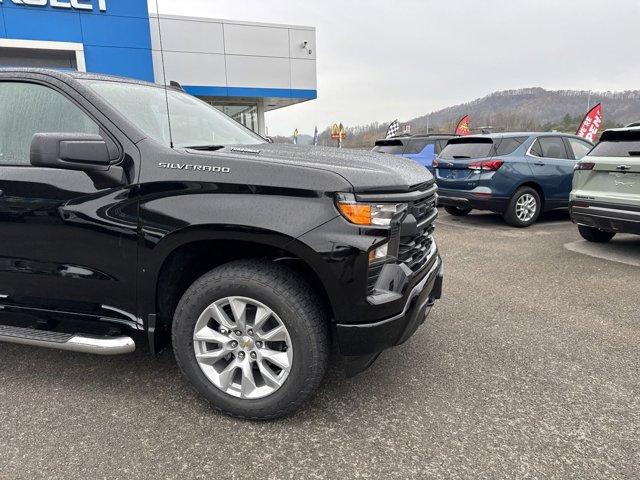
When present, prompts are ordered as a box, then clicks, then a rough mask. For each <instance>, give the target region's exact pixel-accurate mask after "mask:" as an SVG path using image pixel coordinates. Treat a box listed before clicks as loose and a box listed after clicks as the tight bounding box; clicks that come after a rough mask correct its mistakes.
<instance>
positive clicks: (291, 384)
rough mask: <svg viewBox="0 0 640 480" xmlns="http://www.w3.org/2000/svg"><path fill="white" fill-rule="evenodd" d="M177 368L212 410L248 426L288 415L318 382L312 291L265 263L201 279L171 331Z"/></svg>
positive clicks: (322, 356)
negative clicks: (243, 420) (249, 422)
mask: <svg viewBox="0 0 640 480" xmlns="http://www.w3.org/2000/svg"><path fill="white" fill-rule="evenodd" d="M172 340H173V349H174V353H175V357H176V360H177V363H178V365H179V367H180V369H181V370H182V372H183V373H184V374H185V376H186V377H187V378H188V379H189V380H190V382H191V384H192V385H193V386H194V387H195V389H196V390H197V391H198V392H200V393H201V394H202V395H203V396H204V397H205V398H206V399H207V400H208V401H209V402H210V403H211V404H212V405H213V406H214V407H215V408H216V409H218V410H220V411H222V412H224V413H226V414H229V415H233V416H236V417H241V418H247V419H255V420H259V419H273V418H279V417H284V416H287V415H290V414H292V413H293V412H294V411H295V410H296V409H298V408H299V407H300V406H301V405H302V404H303V403H304V402H306V401H307V400H308V399H309V398H310V397H311V396H312V394H313V393H314V392H315V390H316V388H317V387H318V385H319V384H320V381H321V380H322V378H323V376H324V374H325V371H326V367H327V362H328V356H329V333H328V323H327V321H326V318H325V314H324V310H323V309H322V308H321V304H320V302H319V300H318V298H317V297H316V296H315V295H314V294H313V290H312V288H311V287H310V286H309V285H308V284H307V283H306V282H305V280H304V279H303V278H301V277H300V276H298V275H297V274H296V273H295V272H294V271H292V270H290V269H288V268H286V267H284V266H281V265H278V264H275V263H273V262H267V261H238V262H233V263H229V264H226V265H223V266H221V267H218V268H216V269H214V270H212V271H211V272H209V273H207V274H205V275H204V276H203V277H201V278H200V279H198V280H197V281H196V282H195V283H194V284H193V285H192V286H191V287H190V288H189V289H188V290H187V291H186V293H185V294H184V295H183V297H182V299H181V300H180V302H179V303H178V307H177V309H176V313H175V316H174V321H173V327H172Z"/></svg>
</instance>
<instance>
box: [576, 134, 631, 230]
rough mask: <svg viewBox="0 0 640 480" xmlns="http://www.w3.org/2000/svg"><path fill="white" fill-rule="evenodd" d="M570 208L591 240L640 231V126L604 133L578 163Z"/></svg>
mask: <svg viewBox="0 0 640 480" xmlns="http://www.w3.org/2000/svg"><path fill="white" fill-rule="evenodd" d="M569 211H570V212H571V219H572V220H573V221H574V222H575V223H576V224H578V231H579V232H580V235H582V237H583V238H584V239H586V240H588V241H590V242H608V241H609V240H611V239H612V238H613V237H614V236H615V235H616V233H635V234H640V127H633V128H620V129H612V130H606V131H605V132H604V133H603V134H602V136H601V137H600V142H599V143H598V144H597V145H596V146H595V147H594V148H593V150H591V152H589V154H588V155H587V156H586V157H584V158H583V159H582V160H581V161H580V162H579V163H578V164H577V165H576V170H575V174H574V176H573V190H572V191H571V202H570V204H569Z"/></svg>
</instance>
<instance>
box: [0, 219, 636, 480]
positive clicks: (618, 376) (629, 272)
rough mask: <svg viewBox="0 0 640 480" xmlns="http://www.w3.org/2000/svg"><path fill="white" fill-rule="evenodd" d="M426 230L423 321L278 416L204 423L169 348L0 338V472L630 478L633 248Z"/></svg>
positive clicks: (479, 228) (545, 225)
mask: <svg viewBox="0 0 640 480" xmlns="http://www.w3.org/2000/svg"><path fill="white" fill-rule="evenodd" d="M438 223H439V225H438V229H437V239H438V243H439V246H440V248H441V251H442V253H443V256H444V259H445V274H446V279H445V281H446V285H445V298H444V299H443V300H442V301H440V302H439V303H438V304H437V305H436V307H435V308H434V309H433V310H432V313H431V315H430V317H429V319H428V321H427V323H426V324H425V325H424V326H423V327H422V328H421V329H420V330H419V331H418V332H417V333H416V335H415V336H414V337H413V338H412V339H411V340H410V341H409V342H408V343H406V344H405V345H402V346H400V347H397V348H395V349H393V350H390V351H388V352H386V353H384V354H383V355H382V356H381V357H380V359H379V360H378V362H377V363H376V364H375V365H374V366H373V367H372V368H371V369H369V370H368V371H367V372H365V373H363V374H361V375H360V376H358V377H356V378H354V379H345V378H344V377H343V376H342V374H341V372H340V369H339V368H337V367H333V368H332V369H331V371H330V373H329V375H328V377H327V379H326V382H325V383H324V385H323V386H322V387H321V389H320V391H319V392H318V395H317V396H316V397H315V399H314V400H313V402H312V403H311V404H309V405H308V406H307V407H306V408H305V409H303V410H302V411H300V412H299V413H298V414H297V415H296V416H294V417H293V418H289V419H286V420H282V421H278V422H270V423H252V422H244V421H238V420H234V419H231V418H227V417H225V416H222V415H219V414H217V413H214V412H212V411H211V410H210V409H209V408H208V407H207V405H206V404H205V403H204V402H203V401H202V400H200V398H199V397H198V396H197V395H196V394H195V393H194V392H193V391H192V390H191V389H190V388H189V386H188V385H187V383H186V382H185V380H184V379H183V378H182V377H181V375H180V373H179V372H178V370H177V367H176V365H175V362H174V361H173V358H172V356H171V354H170V353H165V354H163V355H162V356H161V357H160V358H158V359H153V358H151V357H149V356H148V354H147V352H146V351H145V350H144V349H140V350H139V351H138V352H136V353H135V354H133V355H130V356H123V357H114V358H99V357H92V356H87V355H81V354H72V353H64V352H57V351H48V350H40V349H34V348H28V347H21V346H13V345H7V344H0V416H1V418H2V421H1V422H0V478H2V479H12V480H14V479H22V478H25V479H26V478H29V479H30V478H47V479H58V478H60V479H63V478H64V479H67V478H109V479H115V478H122V479H125V478H126V479H129V478H167V479H169V478H176V479H178V478H179V479H187V478H243V479H246V478H255V477H259V478H265V479H268V478H274V479H280V478H403V479H405V478H415V477H423V478H447V479H449V478H469V479H482V478H562V479H566V478H576V479H587V478H607V479H609V478H638V475H639V474H638V472H639V471H640V452H639V448H640V447H639V445H640V441H639V439H640V402H639V400H638V398H639V393H640V382H639V380H638V373H639V371H640V355H639V353H638V352H639V347H638V345H639V344H640V328H639V321H640V318H639V317H640V315H639V313H638V312H640V296H639V295H638V289H639V287H640V280H639V279H640V270H639V267H638V266H637V262H638V258H640V238H639V237H632V236H620V237H619V238H616V239H614V241H613V242H612V243H611V244H610V245H609V246H608V247H609V249H610V250H609V251H610V253H611V258H609V253H608V250H607V249H602V248H599V249H590V247H589V246H588V245H584V242H581V240H580V239H579V237H578V234H577V231H576V229H575V227H574V226H573V225H571V223H570V222H568V221H567V217H566V214H553V215H547V216H546V217H545V218H544V219H543V221H541V222H540V223H538V224H536V225H535V226H533V227H532V228H529V229H526V230H517V229H512V228H510V227H507V226H505V225H504V224H503V223H502V222H501V220H500V219H499V217H497V216H495V215H489V214H474V215H471V216H470V217H468V218H464V219H458V218H454V217H450V216H448V215H447V214H445V213H442V215H441V218H440V219H439V220H438ZM625 259H626V260H627V261H625Z"/></svg>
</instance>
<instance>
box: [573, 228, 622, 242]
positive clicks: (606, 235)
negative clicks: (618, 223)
mask: <svg viewBox="0 0 640 480" xmlns="http://www.w3.org/2000/svg"><path fill="white" fill-rule="evenodd" d="M578 232H580V235H581V236H582V238H584V239H585V240H587V241H589V242H595V243H607V242H608V241H609V240H611V239H612V238H613V237H615V235H616V234H615V232H605V231H603V230H600V229H597V228H594V227H587V226H586V225H578Z"/></svg>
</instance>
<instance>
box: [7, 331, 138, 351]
mask: <svg viewBox="0 0 640 480" xmlns="http://www.w3.org/2000/svg"><path fill="white" fill-rule="evenodd" d="M0 342H6V343H17V344H20V345H31V346H34V347H45V348H55V349H57V350H66V351H69V352H80V353H93V354H96V355H122V354H125V353H131V352H133V351H134V350H135V349H136V344H135V342H134V341H133V339H132V338H131V337H99V336H95V335H79V334H71V333H59V332H50V331H46V330H34V329H31V328H20V327H10V326H7V325H0Z"/></svg>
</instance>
